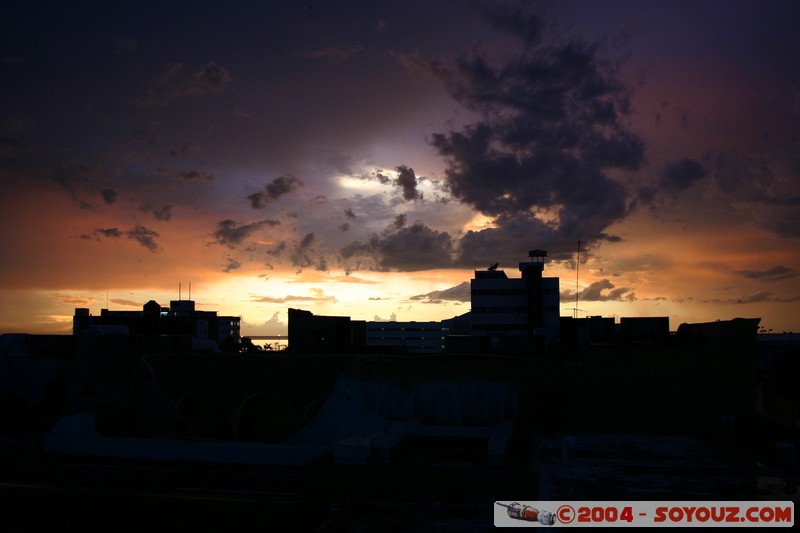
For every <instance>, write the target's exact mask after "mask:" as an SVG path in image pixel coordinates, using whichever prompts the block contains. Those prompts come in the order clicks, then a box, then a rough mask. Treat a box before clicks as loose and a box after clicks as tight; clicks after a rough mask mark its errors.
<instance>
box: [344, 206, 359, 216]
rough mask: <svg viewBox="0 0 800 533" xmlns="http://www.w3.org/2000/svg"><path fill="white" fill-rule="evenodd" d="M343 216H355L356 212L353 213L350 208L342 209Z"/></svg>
mask: <svg viewBox="0 0 800 533" xmlns="http://www.w3.org/2000/svg"><path fill="white" fill-rule="evenodd" d="M344 216H346V217H347V218H356V214H355V213H353V210H352V209H350V208H347V209H345V210H344Z"/></svg>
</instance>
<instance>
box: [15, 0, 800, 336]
mask: <svg viewBox="0 0 800 533" xmlns="http://www.w3.org/2000/svg"><path fill="white" fill-rule="evenodd" d="M798 21H800V2H796V1H794V0H792V1H769V0H768V1H764V0H759V1H735V0H724V1H708V0H706V1H694V0H693V1H680V0H676V1H669V2H667V1H663V2H660V1H648V2H641V1H622V0H620V1H613V2H612V1H608V2H603V1H568V0H559V1H557V2H527V3H526V2H496V1H491V2H489V1H487V2H471V1H456V0H454V1H440V0H420V1H416V0H405V1H396V0H393V1H381V0H370V1H349V2H347V1H333V0H331V1H319V2H313V1H309V2H296V1H283V2H278V1H269V2H266V1H265V2H258V1H239V2H225V3H222V2H164V1H158V2H123V1H115V2H107V1H106V2H17V1H11V2H4V3H3V5H2V7H0V43H2V45H0V95H1V96H2V98H0V180H1V181H2V199H3V202H2V211H0V221H2V226H3V231H2V232H1V233H0V253H2V261H0V280H1V281H0V333H7V332H29V333H68V332H70V331H71V326H72V315H73V314H74V309H75V307H88V308H90V309H91V312H92V313H93V314H99V313H100V309H101V308H106V307H108V308H111V309H115V310H133V309H141V307H142V305H143V304H144V303H145V302H147V301H148V300H151V299H155V300H156V301H158V302H159V303H161V304H162V305H168V304H169V301H170V300H174V299H177V298H178V292H179V289H178V288H179V284H181V288H182V290H181V295H182V296H183V297H184V298H188V286H189V283H191V287H192V289H191V290H192V292H191V297H192V299H194V300H196V302H197V307H198V308H199V309H203V310H212V311H218V312H219V313H220V314H225V315H240V316H242V334H243V335H270V334H278V333H285V331H286V322H287V312H286V311H287V309H288V308H290V307H294V308H300V309H307V310H310V311H312V312H313V313H315V314H328V315H344V316H351V317H352V318H354V319H360V320H388V319H397V320H440V319H445V318H450V317H453V316H455V315H460V314H462V313H465V312H467V311H469V307H470V306H469V290H468V282H469V280H470V279H471V278H472V276H473V270H474V269H475V268H485V267H486V266H488V265H490V264H492V263H495V262H499V263H500V268H502V269H504V270H506V272H507V273H508V274H509V275H510V276H514V277H516V276H518V275H519V272H518V270H517V264H518V262H519V261H523V260H526V259H527V252H528V250H531V249H534V248H541V249H545V250H548V252H549V257H548V259H549V263H548V265H547V268H546V270H545V275H551V276H560V277H561V292H562V300H561V301H562V305H561V312H562V315H567V316H572V315H573V313H574V312H575V310H574V307H575V297H576V294H575V292H576V289H577V290H578V291H579V294H578V301H579V303H578V311H577V314H578V316H587V315H604V316H618V317H619V316H665V315H668V316H670V326H671V329H673V330H674V329H676V328H677V327H678V325H679V324H680V323H682V322H703V321H712V320H717V319H722V320H726V319H731V318H734V317H761V318H762V322H761V324H762V326H763V327H764V328H766V329H771V330H773V331H775V332H778V331H784V330H785V331H800V318H798V317H800V59H799V56H798V51H799V50H800V31H798V30H797V23H798ZM579 235H580V241H581V255H580V270H579V276H577V275H576V274H577V272H576V262H575V260H576V252H577V250H578V239H579Z"/></svg>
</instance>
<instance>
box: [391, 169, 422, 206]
mask: <svg viewBox="0 0 800 533" xmlns="http://www.w3.org/2000/svg"><path fill="white" fill-rule="evenodd" d="M395 170H396V171H397V179H396V180H395V185H397V186H398V187H400V189H402V191H403V198H405V199H406V200H408V201H412V200H421V199H422V194H421V193H420V192H419V191H418V190H417V176H416V175H415V174H414V169H413V168H410V167H407V166H405V165H400V166H398V167H397V168H396V169H395Z"/></svg>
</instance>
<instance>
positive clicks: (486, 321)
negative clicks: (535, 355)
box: [470, 250, 560, 351]
mask: <svg viewBox="0 0 800 533" xmlns="http://www.w3.org/2000/svg"><path fill="white" fill-rule="evenodd" d="M528 255H529V256H530V261H525V262H520V263H519V271H520V272H521V274H522V275H521V277H519V278H509V277H508V276H507V275H506V273H505V272H504V271H503V270H498V269H497V266H498V265H496V264H495V265H492V266H491V267H489V268H488V269H486V270H476V271H475V277H474V278H473V279H472V281H471V282H470V301H471V303H472V312H471V314H470V323H471V331H470V333H471V334H472V335H477V336H488V337H490V346H491V348H492V349H501V350H502V349H508V350H512V351H519V350H529V349H537V350H541V349H544V348H546V346H547V345H553V344H555V343H556V342H557V341H558V333H559V309H560V298H559V283H558V278H545V277H543V275H542V274H543V272H544V264H545V258H546V257H547V252H546V251H544V250H532V251H531V252H529V254H528Z"/></svg>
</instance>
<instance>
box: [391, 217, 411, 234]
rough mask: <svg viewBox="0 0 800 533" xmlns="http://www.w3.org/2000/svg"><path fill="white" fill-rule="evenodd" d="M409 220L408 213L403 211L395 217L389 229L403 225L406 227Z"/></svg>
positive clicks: (395, 228) (396, 228)
mask: <svg viewBox="0 0 800 533" xmlns="http://www.w3.org/2000/svg"><path fill="white" fill-rule="evenodd" d="M407 221H408V216H407V215H406V214H404V213H401V214H399V215H397V216H396V217H394V222H392V224H391V225H390V226H389V228H388V229H389V230H390V231H391V230H398V229H401V228H402V227H404V226H405V225H406V222H407Z"/></svg>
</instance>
